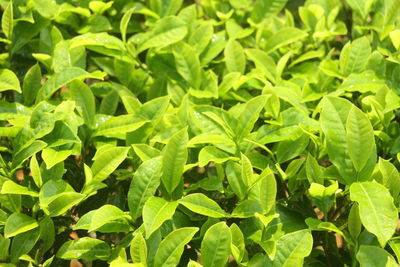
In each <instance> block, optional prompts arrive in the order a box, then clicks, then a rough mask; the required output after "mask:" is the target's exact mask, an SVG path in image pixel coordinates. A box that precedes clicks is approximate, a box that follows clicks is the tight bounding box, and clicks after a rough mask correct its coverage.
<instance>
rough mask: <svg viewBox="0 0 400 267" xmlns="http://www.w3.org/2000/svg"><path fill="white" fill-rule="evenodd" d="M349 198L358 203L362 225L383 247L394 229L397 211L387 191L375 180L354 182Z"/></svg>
mask: <svg viewBox="0 0 400 267" xmlns="http://www.w3.org/2000/svg"><path fill="white" fill-rule="evenodd" d="M350 198H351V200H353V201H356V202H357V203H358V205H359V210H360V218H361V222H362V224H363V225H364V227H365V228H366V229H367V230H368V231H369V232H371V233H373V234H374V235H376V237H377V238H378V240H379V243H380V244H381V246H382V247H383V246H384V245H385V244H386V242H387V241H388V240H389V239H390V238H391V237H392V235H393V234H394V231H395V229H396V225H397V220H398V212H397V209H396V207H395V206H394V203H393V198H392V196H391V195H390V193H389V191H388V190H387V189H386V188H385V187H384V186H382V185H380V184H378V183H377V182H362V183H354V184H352V185H351V187H350Z"/></svg>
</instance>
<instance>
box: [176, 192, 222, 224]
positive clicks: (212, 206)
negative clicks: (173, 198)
mask: <svg viewBox="0 0 400 267" xmlns="http://www.w3.org/2000/svg"><path fill="white" fill-rule="evenodd" d="M179 204H181V205H183V206H185V207H186V208H188V209H190V210H191V211H193V212H195V213H198V214H202V215H205V216H209V217H213V218H222V217H225V216H226V214H225V212H224V211H223V210H222V209H221V208H220V206H219V205H218V204H217V203H216V202H215V201H214V200H212V199H210V198H208V197H207V196H206V195H204V194H201V193H195V194H190V195H187V196H185V197H184V198H182V199H180V200H179Z"/></svg>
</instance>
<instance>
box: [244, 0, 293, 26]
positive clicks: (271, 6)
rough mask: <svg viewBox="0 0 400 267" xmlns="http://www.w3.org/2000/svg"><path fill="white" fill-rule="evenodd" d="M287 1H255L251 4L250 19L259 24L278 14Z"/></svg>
mask: <svg viewBox="0 0 400 267" xmlns="http://www.w3.org/2000/svg"><path fill="white" fill-rule="evenodd" d="M287 1H288V0H256V1H255V3H254V4H253V10H252V12H251V19H252V20H253V21H254V22H256V23H260V22H261V21H262V20H263V19H265V18H269V17H272V16H273V15H276V14H278V13H279V12H280V11H281V10H282V9H283V8H284V7H285V5H286V3H287Z"/></svg>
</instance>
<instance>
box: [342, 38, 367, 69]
mask: <svg viewBox="0 0 400 267" xmlns="http://www.w3.org/2000/svg"><path fill="white" fill-rule="evenodd" d="M370 54H371V47H370V45H369V40H368V38H367V37H361V38H358V39H356V40H354V41H353V42H351V43H347V44H346V45H345V46H344V47H343V49H342V51H341V53H340V59H339V65H340V71H341V73H342V74H343V75H344V76H348V75H350V74H351V73H359V72H361V71H363V70H364V69H365V65H366V64H367V61H368V57H369V55H370Z"/></svg>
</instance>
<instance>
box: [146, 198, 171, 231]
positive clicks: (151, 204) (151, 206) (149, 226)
mask: <svg viewBox="0 0 400 267" xmlns="http://www.w3.org/2000/svg"><path fill="white" fill-rule="evenodd" d="M177 206H178V202H176V201H173V202H167V201H166V200H164V199H162V198H159V197H151V198H149V199H148V200H147V201H146V203H145V204H144V206H143V225H144V229H145V230H146V238H149V237H150V236H151V234H152V233H153V232H154V231H156V230H157V229H158V228H160V226H161V225H162V224H163V223H164V222H165V221H167V220H169V219H171V218H172V216H173V215H174V212H175V209H176V207H177Z"/></svg>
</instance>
